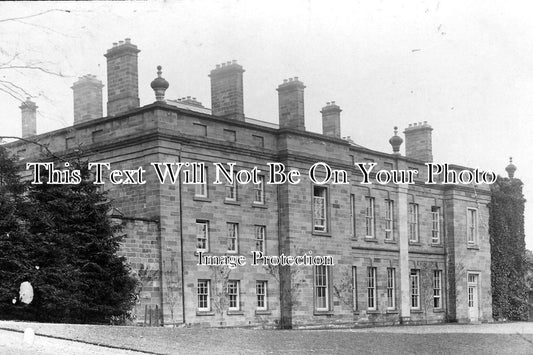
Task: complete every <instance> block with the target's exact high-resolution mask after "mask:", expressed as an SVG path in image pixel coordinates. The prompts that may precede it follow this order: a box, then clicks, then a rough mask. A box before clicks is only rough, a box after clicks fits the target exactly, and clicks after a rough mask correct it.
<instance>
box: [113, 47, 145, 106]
mask: <svg viewBox="0 0 533 355" xmlns="http://www.w3.org/2000/svg"><path fill="white" fill-rule="evenodd" d="M119 43H120V44H121V45H122V44H123V43H124V41H119ZM139 52H140V50H139V49H137V46H136V45H134V44H132V43H131V41H130V43H129V45H128V46H113V48H111V49H109V50H108V51H107V53H106V54H104V56H105V57H106V58H107V84H108V85H107V115H108V116H115V115H118V114H121V113H123V112H126V111H129V110H131V109H135V108H137V107H139V70H138V61H137V56H138V53H139Z"/></svg>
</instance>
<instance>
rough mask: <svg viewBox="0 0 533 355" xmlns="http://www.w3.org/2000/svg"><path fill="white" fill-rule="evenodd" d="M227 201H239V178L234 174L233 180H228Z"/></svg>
mask: <svg viewBox="0 0 533 355" xmlns="http://www.w3.org/2000/svg"><path fill="white" fill-rule="evenodd" d="M226 201H237V179H236V178H235V174H233V181H232V182H230V181H229V180H226Z"/></svg>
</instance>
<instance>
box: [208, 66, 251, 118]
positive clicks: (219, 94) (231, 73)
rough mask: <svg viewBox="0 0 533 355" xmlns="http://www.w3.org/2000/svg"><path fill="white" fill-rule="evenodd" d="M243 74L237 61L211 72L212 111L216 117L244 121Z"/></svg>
mask: <svg viewBox="0 0 533 355" xmlns="http://www.w3.org/2000/svg"><path fill="white" fill-rule="evenodd" d="M242 73H244V69H243V68H242V66H240V65H239V64H237V61H236V60H233V61H231V62H226V63H222V64H217V66H216V68H215V69H213V70H211V73H210V74H209V77H210V78H211V110H212V113H213V115H215V116H226V117H230V118H232V119H235V120H238V121H244V99H243V96H244V95H243V83H242Z"/></svg>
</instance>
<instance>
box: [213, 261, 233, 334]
mask: <svg viewBox="0 0 533 355" xmlns="http://www.w3.org/2000/svg"><path fill="white" fill-rule="evenodd" d="M209 268H210V269H211V273H212V276H213V277H212V280H213V288H212V290H213V294H212V296H211V303H212V305H213V309H214V310H215V313H217V314H219V315H220V318H221V321H220V323H221V324H223V323H224V312H226V311H227V309H228V307H229V299H228V281H229V277H230V274H231V270H230V268H229V267H227V266H226V265H210V266H209Z"/></svg>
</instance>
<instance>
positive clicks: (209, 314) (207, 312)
mask: <svg viewBox="0 0 533 355" xmlns="http://www.w3.org/2000/svg"><path fill="white" fill-rule="evenodd" d="M196 315H197V316H214V315H215V311H196Z"/></svg>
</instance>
